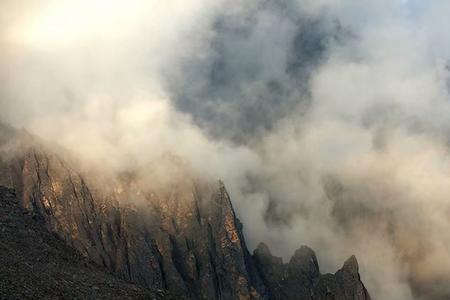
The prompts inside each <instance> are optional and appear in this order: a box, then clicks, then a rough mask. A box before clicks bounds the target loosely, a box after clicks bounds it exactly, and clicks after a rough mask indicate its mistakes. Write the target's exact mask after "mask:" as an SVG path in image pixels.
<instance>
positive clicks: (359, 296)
mask: <svg viewBox="0 0 450 300" xmlns="http://www.w3.org/2000/svg"><path fill="white" fill-rule="evenodd" d="M253 258H254V261H255V263H256V265H257V268H258V270H259V273H260V274H261V276H262V278H263V281H264V284H265V285H266V286H267V288H268V289H269V294H270V295H271V298H272V299H280V300H281V299H286V300H289V299H311V300H321V299H330V300H331V299H334V300H346V299H353V300H369V299H370V296H369V293H368V292H367V290H366V288H365V287H364V285H363V283H362V282H361V280H360V277H359V273H358V262H357V261H356V258H355V257H354V256H351V257H350V258H349V259H348V260H347V261H346V262H345V263H344V266H343V267H342V268H341V269H340V270H339V271H337V272H336V273H335V274H325V275H322V274H321V273H320V271H319V264H318V262H317V258H316V255H315V254H314V251H313V250H311V249H310V248H308V247H306V246H302V247H301V248H300V249H298V250H297V251H295V254H294V255H293V256H292V258H291V260H290V261H289V263H286V264H284V263H283V261H282V259H281V258H279V257H275V256H272V254H271V253H270V250H269V248H268V247H267V246H266V245H264V244H259V246H258V248H257V249H255V251H254V254H253Z"/></svg>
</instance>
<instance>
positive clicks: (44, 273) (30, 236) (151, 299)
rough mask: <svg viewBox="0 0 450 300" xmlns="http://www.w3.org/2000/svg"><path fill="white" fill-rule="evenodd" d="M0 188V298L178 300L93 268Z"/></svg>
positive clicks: (20, 299) (9, 193) (15, 299)
mask: <svg viewBox="0 0 450 300" xmlns="http://www.w3.org/2000/svg"><path fill="white" fill-rule="evenodd" d="M42 221H43V220H42V219H40V218H36V215H33V214H30V213H28V212H27V211H26V210H24V209H23V207H21V205H20V204H19V201H18V199H17V198H16V194H15V192H14V190H12V189H9V188H5V187H2V186H0V241H1V244H0V299H4V300H25V299H55V300H56V299H89V300H97V299H108V300H110V299H130V300H136V299H142V300H144V299H148V300H163V299H164V300H168V299H178V298H175V297H172V296H171V295H170V294H168V293H167V292H164V291H162V290H155V289H148V288H146V287H143V286H139V285H132V284H130V283H127V282H125V281H124V280H120V279H119V278H117V277H115V276H113V275H112V274H110V273H109V272H107V271H106V270H104V269H103V268H101V267H99V266H96V265H93V264H92V263H91V262H90V261H89V260H88V259H87V258H85V257H83V256H81V255H79V254H78V253H76V251H74V249H72V248H71V247H68V246H67V245H66V244H65V243H64V241H62V240H61V239H60V238H58V237H57V236H56V235H55V234H53V233H51V232H49V231H48V230H47V228H46V227H45V223H43V222H42Z"/></svg>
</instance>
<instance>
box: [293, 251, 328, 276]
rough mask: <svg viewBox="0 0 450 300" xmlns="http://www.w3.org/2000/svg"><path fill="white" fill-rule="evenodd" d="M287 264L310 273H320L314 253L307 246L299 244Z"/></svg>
mask: <svg viewBox="0 0 450 300" xmlns="http://www.w3.org/2000/svg"><path fill="white" fill-rule="evenodd" d="M289 265H290V266H291V267H296V268H299V269H301V270H304V271H305V272H308V273H310V274H311V275H318V274H319V273H320V271H319V263H318V262H317V257H316V254H315V253H314V251H313V250H312V249H311V248H309V247H307V246H301V247H300V248H299V249H297V250H296V251H295V253H294V256H292V258H291V260H290V261H289Z"/></svg>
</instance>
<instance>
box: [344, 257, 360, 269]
mask: <svg viewBox="0 0 450 300" xmlns="http://www.w3.org/2000/svg"><path fill="white" fill-rule="evenodd" d="M342 270H344V271H346V272H349V273H351V274H358V272H359V266H358V260H357V259H356V257H355V256H354V255H352V256H350V257H349V258H348V259H347V260H346V261H345V262H344V265H343V266H342Z"/></svg>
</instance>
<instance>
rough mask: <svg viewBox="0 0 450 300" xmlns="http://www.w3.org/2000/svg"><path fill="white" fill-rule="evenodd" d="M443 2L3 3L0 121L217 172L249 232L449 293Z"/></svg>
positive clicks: (379, 290) (377, 277)
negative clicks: (176, 158) (175, 159)
mask: <svg viewBox="0 0 450 300" xmlns="http://www.w3.org/2000/svg"><path fill="white" fill-rule="evenodd" d="M449 15H450V2H448V1H444V0H436V1H420V0H414V1H413V0H409V1H401V0H398V1H395V0H344V1H342V0H341V1H337V0H280V1H275V0H273V1H271V0H265V1H263V0H254V1H243V0H233V1H224V0H215V1H212V0H196V1H194V0H183V1H182V0H169V1H144V0H128V1H120V0H109V1H106V0H105V1H102V0H90V1H87V0H60V1H56V0H55V1H51V0H38V1H33V2H32V3H30V1H25V0H3V1H1V4H0V93H1V94H0V108H1V109H0V118H1V120H2V121H4V122H7V123H11V124H12V125H14V126H17V127H25V128H27V129H28V130H30V131H32V132H33V133H35V134H38V135H40V136H41V137H44V138H45V139H48V140H51V141H54V142H57V143H59V144H61V145H62V146H64V147H66V148H69V149H70V150H71V151H73V152H74V153H76V154H78V155H80V156H81V157H83V158H84V159H85V161H86V162H89V163H102V164H104V165H105V166H107V167H108V168H109V169H112V170H114V171H121V170H124V169H130V168H134V167H136V166H139V165H143V164H145V163H146V162H149V161H153V160H155V159H158V157H160V156H161V155H162V154H164V153H167V152H171V153H174V154H176V155H179V156H180V157H182V158H183V159H185V160H186V161H187V162H189V163H190V164H191V165H192V167H193V169H194V170H195V171H196V172H197V173H198V174H200V175H202V176H204V177H205V178H209V179H215V178H222V179H223V180H224V181H225V184H226V185H227V188H228V190H229V192H230V194H231V196H232V199H233V204H234V205H235V207H236V210H237V213H238V215H239V217H240V218H241V220H242V221H243V223H244V226H245V227H244V229H245V233H246V237H247V239H248V240H249V244H250V246H256V244H257V243H258V242H259V241H264V242H266V243H267V244H269V245H270V246H271V248H272V250H273V252H274V253H275V254H277V255H280V256H283V257H285V258H287V257H289V256H290V255H291V254H292V253H293V251H294V249H296V248H298V247H299V246H300V245H301V244H307V245H309V246H311V247H313V248H314V249H315V250H316V252H317V254H318V256H319V260H320V262H321V269H322V271H326V272H331V271H334V270H336V269H337V268H338V267H340V265H341V263H342V262H343V261H344V260H345V259H346V258H347V257H349V256H350V255H351V254H356V256H357V257H358V260H359V263H360V267H361V273H362V279H363V281H364V282H365V284H366V286H367V287H368V289H369V291H370V293H371V295H372V296H373V297H374V299H398V300H409V299H448V298H449V297H450V288H449V286H448V282H449V281H450V235H449V234H448V232H449V230H450V218H449V215H450V202H449V201H448V195H450V176H449V175H450V173H449V170H450V156H449V142H450V140H449V133H450V118H449V116H450V102H449V101H450V98H449V94H448V92H449V86H450V78H449V70H450V67H449V66H450V64H449V57H448V56H449V53H450V35H449V32H448V31H449V29H448V28H450V24H449V23H450V21H449V20H450V19H449V18H448V16H449Z"/></svg>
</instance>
